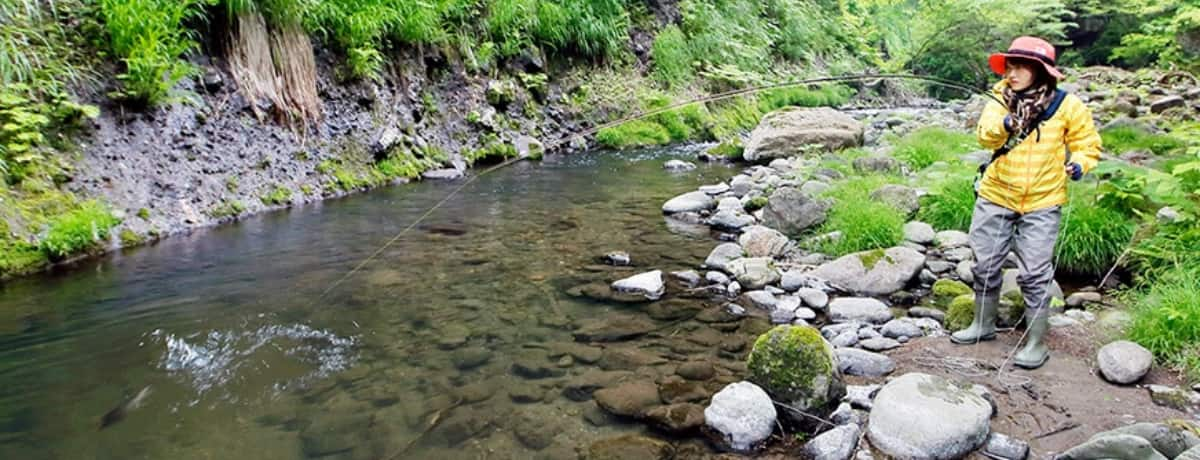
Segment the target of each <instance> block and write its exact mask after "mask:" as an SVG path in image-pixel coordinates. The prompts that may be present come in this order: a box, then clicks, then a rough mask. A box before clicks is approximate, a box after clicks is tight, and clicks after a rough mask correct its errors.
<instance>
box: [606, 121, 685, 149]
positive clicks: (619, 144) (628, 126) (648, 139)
mask: <svg viewBox="0 0 1200 460" xmlns="http://www.w3.org/2000/svg"><path fill="white" fill-rule="evenodd" d="M596 141H597V142H599V143H600V144H601V145H603V146H605V147H609V148H615V149H627V148H632V147H646V146H652V145H666V144H668V143H670V142H671V133H670V132H669V131H667V128H664V127H663V125H660V124H658V123H655V122H653V121H647V120H633V121H630V122H628V123H624V124H621V125H617V126H613V127H610V128H604V129H602V130H600V132H598V133H596Z"/></svg>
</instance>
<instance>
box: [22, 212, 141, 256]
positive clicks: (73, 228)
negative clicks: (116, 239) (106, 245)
mask: <svg viewBox="0 0 1200 460" xmlns="http://www.w3.org/2000/svg"><path fill="white" fill-rule="evenodd" d="M120 222H121V221H120V220H119V219H117V218H116V217H113V215H112V213H110V212H109V211H108V208H106V207H105V206H103V205H101V204H100V203H98V202H95V201H89V202H86V203H83V204H82V205H81V206H80V207H79V208H77V209H75V210H72V211H71V212H68V213H66V214H63V215H61V216H58V217H57V218H55V219H54V220H53V221H52V222H51V223H50V230H49V231H48V232H47V233H46V237H45V238H43V239H42V241H41V248H42V251H44V252H45V253H46V255H48V256H50V258H51V259H61V258H64V257H67V256H70V255H73V254H78V253H81V252H84V251H87V250H89V249H91V248H93V247H95V246H96V245H97V244H98V243H100V242H103V241H104V240H107V239H108V232H109V230H110V229H112V227H113V226H115V225H117V224H119V223H120Z"/></svg>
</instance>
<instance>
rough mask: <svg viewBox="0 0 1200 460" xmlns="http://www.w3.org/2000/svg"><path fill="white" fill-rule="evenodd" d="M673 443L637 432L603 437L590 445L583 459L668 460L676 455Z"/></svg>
mask: <svg viewBox="0 0 1200 460" xmlns="http://www.w3.org/2000/svg"><path fill="white" fill-rule="evenodd" d="M674 453H675V449H674V448H672V447H671V444H670V443H668V442H666V441H662V440H658V439H654V438H650V437H647V436H642V435H637V434H624V435H620V436H614V437H611V438H605V439H601V440H599V441H596V442H593V443H592V444H591V445H589V446H588V448H587V452H586V454H585V455H583V456H582V458H583V460H666V459H669V458H671V457H672V456H674Z"/></svg>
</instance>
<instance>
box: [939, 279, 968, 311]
mask: <svg viewBox="0 0 1200 460" xmlns="http://www.w3.org/2000/svg"><path fill="white" fill-rule="evenodd" d="M973 292H974V290H973V289H971V287H970V286H967V284H966V283H964V282H962V281H956V280H950V279H940V280H937V281H936V282H934V283H933V300H934V302H937V304H938V305H939V306H942V307H945V306H946V305H948V304H949V303H950V301H952V300H954V299H955V298H958V297H959V296H962V295H966V294H971V293H973Z"/></svg>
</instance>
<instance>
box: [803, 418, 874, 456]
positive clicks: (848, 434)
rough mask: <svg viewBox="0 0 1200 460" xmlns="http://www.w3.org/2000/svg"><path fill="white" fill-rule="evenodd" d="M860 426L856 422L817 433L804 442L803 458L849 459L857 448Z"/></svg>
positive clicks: (860, 431) (860, 432) (860, 433)
mask: <svg viewBox="0 0 1200 460" xmlns="http://www.w3.org/2000/svg"><path fill="white" fill-rule="evenodd" d="M861 435H862V428H860V427H859V426H858V425H857V424H847V425H840V426H837V427H834V428H833V429H831V430H829V431H826V432H824V433H821V434H819V435H817V437H815V438H813V439H812V440H811V441H809V442H808V443H806V444H804V449H803V451H804V454H805V458H810V459H812V460H849V459H850V456H851V455H853V454H854V450H855V449H856V448H858V438H859V436H861Z"/></svg>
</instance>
